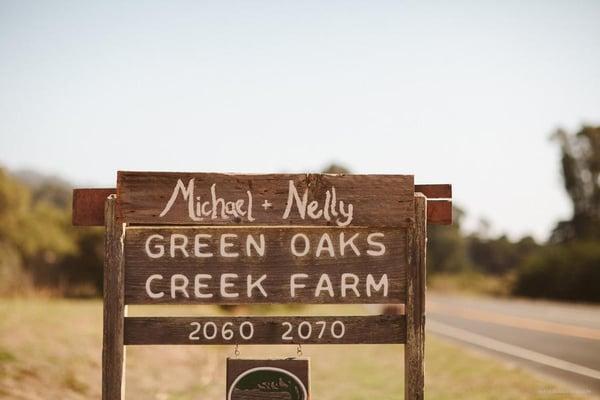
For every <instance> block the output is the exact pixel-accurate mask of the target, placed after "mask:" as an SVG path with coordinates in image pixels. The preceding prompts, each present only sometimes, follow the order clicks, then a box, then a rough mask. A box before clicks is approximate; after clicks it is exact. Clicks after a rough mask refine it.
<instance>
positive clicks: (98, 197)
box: [72, 188, 117, 226]
mask: <svg viewBox="0 0 600 400" xmlns="http://www.w3.org/2000/svg"><path fill="white" fill-rule="evenodd" d="M115 193H117V191H116V189H115V188H112V189H111V188H104V189H73V215H72V222H73V225H74V226H103V225H104V203H105V202H106V198H107V197H108V196H110V195H111V194H115Z"/></svg>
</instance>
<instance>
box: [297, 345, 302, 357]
mask: <svg viewBox="0 0 600 400" xmlns="http://www.w3.org/2000/svg"><path fill="white" fill-rule="evenodd" d="M296 355H297V356H298V357H302V345H301V344H298V347H296Z"/></svg>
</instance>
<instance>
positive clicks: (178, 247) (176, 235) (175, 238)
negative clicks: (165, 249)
mask: <svg viewBox="0 0 600 400" xmlns="http://www.w3.org/2000/svg"><path fill="white" fill-rule="evenodd" d="M178 240H180V241H181V242H180V243H179V244H178V243H177V241H178ZM187 245H188V237H187V236H185V235H182V234H181V233H174V234H172V235H171V247H170V250H171V258H175V250H181V254H183V256H184V257H189V256H190V255H189V254H188V252H187V250H186V247H187Z"/></svg>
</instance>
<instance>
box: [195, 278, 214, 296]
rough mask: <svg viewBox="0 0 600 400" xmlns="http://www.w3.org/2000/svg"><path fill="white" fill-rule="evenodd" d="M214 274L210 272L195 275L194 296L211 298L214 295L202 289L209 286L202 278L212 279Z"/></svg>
mask: <svg viewBox="0 0 600 400" xmlns="http://www.w3.org/2000/svg"><path fill="white" fill-rule="evenodd" d="M211 279H212V276H211V275H209V274H196V276H194V296H196V298H198V299H210V298H212V297H213V294H212V293H202V291H201V290H202V289H206V288H208V285H207V284H206V283H202V282H201V280H211Z"/></svg>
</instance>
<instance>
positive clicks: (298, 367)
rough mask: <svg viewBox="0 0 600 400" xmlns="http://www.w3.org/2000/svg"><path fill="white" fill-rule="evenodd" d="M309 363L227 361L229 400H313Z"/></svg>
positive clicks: (289, 361)
mask: <svg viewBox="0 0 600 400" xmlns="http://www.w3.org/2000/svg"><path fill="white" fill-rule="evenodd" d="M309 368H310V366H309V361H308V360H307V359H301V358H300V359H298V358H295V359H287V360H243V359H231V358H229V359H227V395H226V399H227V400H271V399H272V400H276V399H281V400H309V399H310V382H309Z"/></svg>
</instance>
